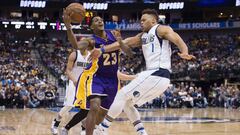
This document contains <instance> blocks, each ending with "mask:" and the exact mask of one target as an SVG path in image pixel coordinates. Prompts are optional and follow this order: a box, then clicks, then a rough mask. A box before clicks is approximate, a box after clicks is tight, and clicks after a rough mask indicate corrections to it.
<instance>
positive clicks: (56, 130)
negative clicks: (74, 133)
mask: <svg viewBox="0 0 240 135" xmlns="http://www.w3.org/2000/svg"><path fill="white" fill-rule="evenodd" d="M54 124H55V121H54V120H53V121H52V126H51V132H52V134H53V135H57V134H58V127H55V126H54Z"/></svg>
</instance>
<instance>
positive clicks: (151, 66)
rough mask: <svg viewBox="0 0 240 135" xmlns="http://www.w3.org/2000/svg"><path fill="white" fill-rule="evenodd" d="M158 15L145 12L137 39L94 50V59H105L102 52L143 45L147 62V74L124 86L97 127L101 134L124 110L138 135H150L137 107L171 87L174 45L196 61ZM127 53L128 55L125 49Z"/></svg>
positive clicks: (129, 39) (133, 38)
mask: <svg viewBox="0 0 240 135" xmlns="http://www.w3.org/2000/svg"><path fill="white" fill-rule="evenodd" d="M157 22H158V13H157V12H156V11H155V10H153V9H146V10H144V11H143V12H142V17H141V27H142V31H143V32H142V33H140V34H138V35H137V36H135V37H130V38H127V39H125V40H123V41H122V40H119V41H118V42H115V43H113V44H112V45H110V46H104V47H102V48H101V49H94V51H92V53H91V58H97V57H99V56H101V54H102V52H108V51H112V50H115V49H118V48H119V47H121V48H122V49H123V50H124V48H127V47H137V46H141V47H142V50H143V55H144V58H145V61H146V71H142V72H141V73H139V74H138V76H137V77H136V78H135V79H134V80H132V81H131V82H130V83H129V84H128V85H126V86H125V87H123V88H122V89H121V90H120V91H119V92H118V93H117V96H116V97H115V99H114V102H113V104H112V105H111V107H110V109H109V111H108V114H107V116H106V117H105V119H104V120H103V122H102V123H101V124H100V125H99V126H98V128H97V132H96V133H97V134H99V135H101V134H102V135H106V134H107V132H108V128H109V126H110V125H111V123H112V121H113V120H114V119H115V118H116V117H118V116H119V115H120V113H121V112H122V111H123V108H124V112H125V113H127V114H129V115H128V116H129V117H128V118H129V119H130V121H131V122H133V124H134V127H135V129H136V131H137V133H138V135H147V133H146V131H145V129H144V126H143V124H142V122H141V120H140V114H139V112H138V111H137V109H136V108H135V107H134V106H135V105H137V106H141V105H143V104H144V103H146V102H148V101H151V100H153V99H154V98H156V97H158V96H159V95H161V94H162V93H163V92H164V91H165V90H166V89H167V88H168V86H169V84H170V72H171V46H170V43H169V42H172V43H174V44H175V45H177V47H178V48H179V50H180V53H178V55H179V56H180V57H181V58H183V59H186V60H191V59H194V58H195V57H194V56H193V55H189V54H188V47H187V46H186V44H185V43H184V41H183V40H182V38H181V37H180V36H179V35H178V34H177V33H175V32H174V31H173V30H172V29H171V28H170V27H169V26H163V25H159V24H158V23H157ZM125 52H127V51H126V50H125Z"/></svg>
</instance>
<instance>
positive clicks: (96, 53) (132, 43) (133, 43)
mask: <svg viewBox="0 0 240 135" xmlns="http://www.w3.org/2000/svg"><path fill="white" fill-rule="evenodd" d="M121 42H122V43H121V45H120V44H119V42H114V43H112V44H110V45H107V46H103V47H102V48H95V49H94V50H93V51H92V52H91V55H90V59H94V58H99V57H100V56H101V55H102V53H104V52H112V51H115V50H118V49H121V48H122V50H123V51H125V49H123V48H124V47H125V48H129V47H137V46H140V45H141V38H140V36H139V34H138V35H137V36H134V37H129V38H126V39H124V40H122V41H121Z"/></svg>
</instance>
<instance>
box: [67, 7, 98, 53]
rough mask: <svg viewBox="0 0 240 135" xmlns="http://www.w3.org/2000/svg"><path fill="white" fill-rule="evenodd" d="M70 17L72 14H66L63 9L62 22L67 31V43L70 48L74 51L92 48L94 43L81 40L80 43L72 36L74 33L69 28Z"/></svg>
mask: <svg viewBox="0 0 240 135" xmlns="http://www.w3.org/2000/svg"><path fill="white" fill-rule="evenodd" d="M71 15H72V13H68V12H67V11H66V10H65V9H63V22H64V24H65V26H66V29H67V37H68V40H69V42H70V43H71V45H72V47H73V48H74V49H79V50H84V49H86V48H87V47H89V46H90V47H92V46H93V45H94V41H93V40H92V39H87V38H85V39H83V40H81V41H79V42H78V41H77V39H76V37H75V36H74V33H73V31H72V28H71V27H72V26H71V18H70V17H71Z"/></svg>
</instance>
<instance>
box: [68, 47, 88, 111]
mask: <svg viewBox="0 0 240 135" xmlns="http://www.w3.org/2000/svg"><path fill="white" fill-rule="evenodd" d="M89 54H90V53H88V54H87V56H86V57H85V58H84V57H83V56H82V54H81V52H80V51H79V50H77V51H76V60H75V62H74V65H73V69H72V72H71V73H72V74H73V75H74V79H75V80H78V77H79V76H80V74H81V73H82V72H83V70H84V69H85V67H86V65H87V59H88V56H89ZM75 92H76V87H75V85H74V83H73V81H72V80H69V82H68V83H67V86H66V95H65V99H64V106H74V105H73V102H74V98H75Z"/></svg>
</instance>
